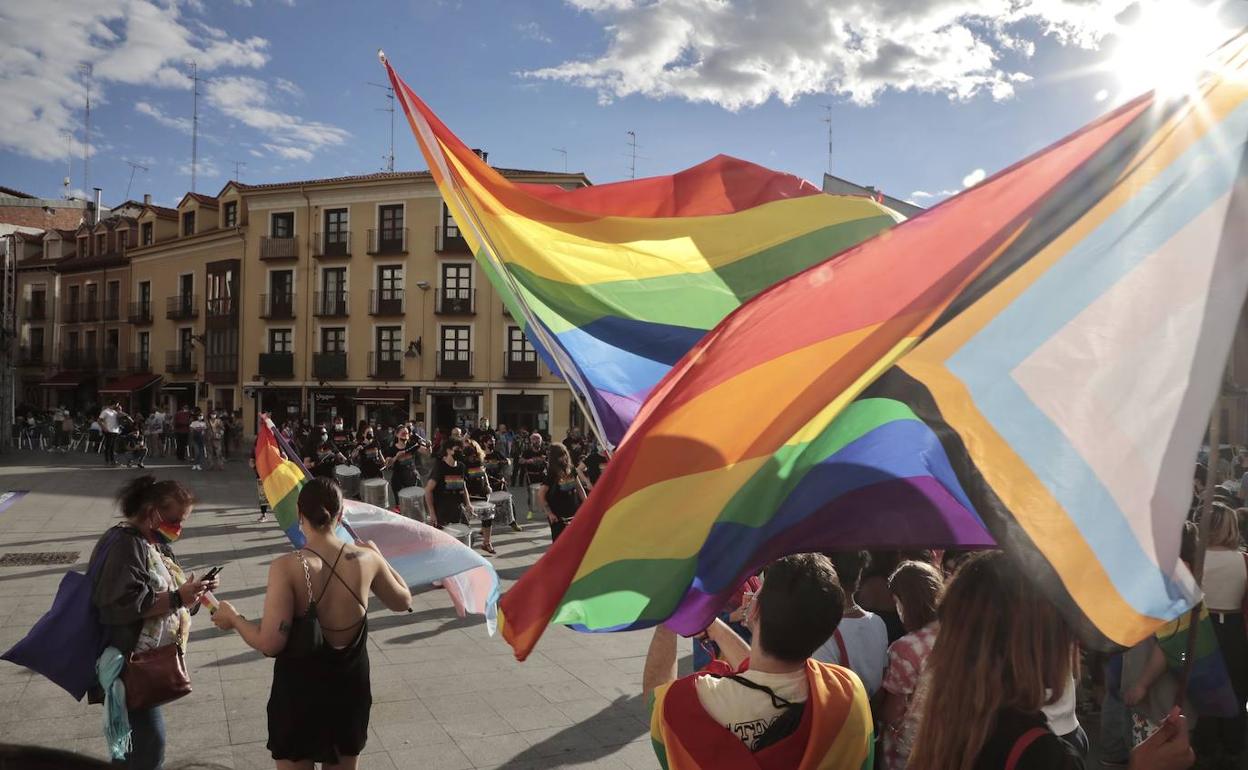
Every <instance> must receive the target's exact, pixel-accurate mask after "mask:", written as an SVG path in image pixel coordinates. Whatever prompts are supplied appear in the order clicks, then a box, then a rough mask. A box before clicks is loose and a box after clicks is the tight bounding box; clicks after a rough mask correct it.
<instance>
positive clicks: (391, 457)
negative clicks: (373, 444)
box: [385, 425, 433, 513]
mask: <svg viewBox="0 0 1248 770" xmlns="http://www.w3.org/2000/svg"><path fill="white" fill-rule="evenodd" d="M421 451H422V448H421V444H420V443H419V442H418V441H416V440H415V439H413V438H412V432H411V431H410V430H408V428H407V426H406V425H400V426H399V430H398V431H397V432H396V433H395V439H394V446H392V447H390V448H389V449H387V450H386V451H385V457H386V467H388V468H392V469H393V472H392V473H391V474H390V489H392V490H393V491H394V499H395V500H398V499H399V492H400V491H402V490H404V489H407V488H408V487H418V486H420V485H421V482H420V473H419V472H418V470H417V465H418V463H419V462H420V452H421ZM428 512H429V513H432V512H433V509H432V508H430V509H429V511H428Z"/></svg>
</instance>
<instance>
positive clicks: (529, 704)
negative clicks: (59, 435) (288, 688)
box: [0, 452, 690, 770]
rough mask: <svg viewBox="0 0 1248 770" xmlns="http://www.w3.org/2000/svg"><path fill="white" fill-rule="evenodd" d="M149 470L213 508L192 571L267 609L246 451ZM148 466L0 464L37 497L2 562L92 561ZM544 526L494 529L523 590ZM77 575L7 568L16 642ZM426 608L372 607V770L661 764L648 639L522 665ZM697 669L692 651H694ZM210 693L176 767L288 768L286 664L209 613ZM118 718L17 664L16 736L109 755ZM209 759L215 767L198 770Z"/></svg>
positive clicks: (204, 623)
mask: <svg viewBox="0 0 1248 770" xmlns="http://www.w3.org/2000/svg"><path fill="white" fill-rule="evenodd" d="M148 472H151V473H155V474H156V476H157V477H158V478H176V479H179V480H181V481H183V482H184V483H187V484H188V485H189V486H190V487H191V488H192V489H193V490H194V492H195V494H196V496H197V497H198V498H199V503H198V504H197V505H196V508H195V512H194V514H193V515H192V516H191V518H190V520H189V521H188V523H187V526H186V530H185V532H184V534H183V536H182V539H181V540H180V541H179V542H178V543H177V545H176V546H175V551H176V552H177V554H178V557H179V560H180V561H181V562H182V564H183V565H184V566H187V567H189V568H191V569H195V570H202V569H203V568H206V567H207V566H210V565H214V564H223V565H225V569H224V570H223V571H222V573H221V589H220V590H219V591H218V592H217V594H218V596H220V597H221V598H223V599H228V600H230V601H231V602H233V603H234V605H235V606H236V607H237V608H238V609H239V611H240V612H242V613H243V614H244V615H247V616H249V617H252V618H255V617H258V616H259V615H260V610H261V608H262V604H263V598H264V588H265V583H266V579H267V574H268V563H269V561H270V560H271V559H272V558H273V557H274V556H277V555H279V554H281V553H283V552H285V551H286V550H287V549H288V548H289V546H288V544H287V541H286V539H285V537H284V536H283V535H282V533H281V532H280V531H279V530H278V529H277V527H276V526H275V525H274V524H273V523H272V522H269V523H265V524H260V523H257V522H256V515H257V508H256V504H255V481H254V477H253V476H252V475H251V472H250V470H248V469H247V467H246V465H245V464H244V463H243V462H241V461H239V460H237V459H235V460H234V461H233V462H231V463H230V464H229V465H228V466H227V469H226V470H225V471H222V472H192V471H190V470H189V468H188V467H187V466H182V465H178V464H176V463H173V462H170V461H168V460H160V459H153V460H152V462H150V463H149V469H148ZM138 473H141V471H138V470H137V469H136V470H127V469H125V468H119V469H110V468H105V467H103V465H102V461H101V460H99V456H98V455H83V454H79V453H74V454H71V455H68V456H66V455H53V454H47V453H36V452H23V453H8V454H3V455H0V493H3V492H4V491H5V490H10V489H25V490H29V491H30V492H29V494H27V495H26V496H25V497H24V498H22V499H21V500H19V501H18V502H17V503H15V504H14V505H12V506H11V507H9V509H8V510H6V511H3V512H0V554H5V553H15V552H18V553H20V552H47V551H75V552H77V553H78V562H77V564H76V565H75V566H74V567H73V569H77V570H79V571H84V570H85V569H86V559H87V557H88V556H89V555H90V551H91V548H92V546H93V545H94V544H95V542H96V540H97V539H98V537H99V535H100V533H102V532H103V530H104V529H105V528H106V527H107V526H109V524H110V523H111V522H112V521H114V520H115V518H116V516H117V513H116V509H115V506H114V504H113V500H112V494H113V493H114V492H115V491H116V490H117V489H118V488H119V487H120V486H121V485H122V484H123V483H124V482H125V480H126V479H128V478H130V477H132V476H134V475H137V474H138ZM549 542H550V534H549V530H548V529H547V527H546V525H545V523H544V522H542V523H538V522H533V523H529V524H527V525H526V526H525V529H524V531H523V532H519V533H516V532H512V531H511V530H510V529H506V528H504V530H503V532H502V533H500V534H498V535H496V536H495V543H496V547H497V548H498V550H499V556H498V557H497V558H496V559H494V560H493V561H494V564H495V567H496V568H497V569H498V572H499V576H500V577H501V578H502V581H503V589H504V590H506V589H507V588H508V587H509V586H510V585H511V583H512V582H514V581H515V580H516V579H517V578H518V577H519V576H520V575H521V574H522V573H523V572H524V570H525V569H526V568H527V567H528V566H529V565H530V564H532V563H533V562H534V561H535V560H536V559H537V558H538V557H539V556H540V555H541V554H542V553H543V552H544V551H545V550H546V547H547V546H548V545H549ZM66 569H69V567H65V566H34V567H0V650H4V649H8V648H9V647H10V646H11V645H12V644H13V643H14V642H16V641H17V640H18V639H20V638H21V637H22V636H24V635H25V634H26V632H27V630H28V629H29V628H30V626H31V625H33V624H34V622H35V621H36V620H38V618H39V617H40V616H41V615H42V614H43V613H44V612H45V611H46V610H47V609H48V607H49V606H50V604H51V600H52V597H53V595H54V594H55V593H56V588H57V586H58V584H59V583H60V580H61V577H62V576H63V575H64V573H65V571H66ZM413 593H414V597H413V609H414V612H413V613H412V614H410V615H409V614H395V613H391V612H389V611H387V610H386V609H385V608H383V607H381V605H380V604H379V603H377V602H376V601H375V600H374V601H373V602H372V603H371V605H370V608H369V609H370V612H369V645H370V648H369V657H370V661H371V665H372V680H373V710H372V718H371V726H370V730H369V732H370V737H369V741H368V746H367V748H366V749H365V754H364V755H363V756H362V757H361V761H360V767H361V768H367V769H368V770H390V769H391V768H394V769H395V770H404V769H405V768H422V769H428V770H436V769H438V768H445V769H447V770H451V769H454V768H493V767H506V768H547V767H594V768H634V769H638V770H639V769H641V768H647V769H649V768H655V767H657V766H658V763H657V761H656V760H655V758H654V754H653V752H652V750H651V748H650V741H649V735H648V726H647V723H646V717H647V714H646V708H645V704H644V702H643V700H642V698H641V694H640V693H641V670H642V665H643V663H644V660H645V653H646V647H647V645H648V644H649V640H650V634H649V632H637V633H627V634H608V635H585V634H578V633H575V632H572V631H569V630H567V629H565V628H562V627H553V628H551V629H550V630H549V631H548V632H547V633H546V635H545V637H544V638H543V639H542V641H541V642H540V643H539V645H538V647H537V649H536V651H535V652H534V653H533V654H532V655H531V656H530V657H529V660H527V661H526V662H524V663H517V662H516V660H515V659H514V658H513V657H512V654H511V649H510V648H509V647H508V646H507V645H506V643H504V642H503V641H502V640H501V638H498V637H495V638H490V637H489V636H488V635H487V634H486V631H485V626H484V624H483V623H482V621H481V618H480V617H476V616H469V617H466V618H463V619H461V618H458V617H456V615H455V612H454V610H453V609H452V607H451V604H450V601H449V600H448V598H447V596H446V594H445V592H444V591H442V590H441V589H434V588H431V587H426V588H421V589H418V590H414V591H413ZM681 645H682V646H681V661H682V670H687V668H688V666H689V655H690V648H689V643H688V642H687V641H682V642H681ZM188 664H189V667H190V672H191V680H192V684H193V686H194V691H193V692H192V694H191V695H189V696H187V697H186V698H184V699H182V700H180V701H178V702H176V703H173V704H170V705H169V706H167V707H165V709H164V713H165V720H166V725H167V729H168V734H169V740H168V753H167V762H166V765H167V766H168V767H170V768H176V767H177V766H178V765H179V764H181V763H183V762H189V761H192V760H194V761H195V762H197V763H208V765H207V766H209V767H213V766H215V767H222V768H239V769H240V770H242V769H243V768H271V767H273V762H272V760H271V759H270V757H269V754H268V752H267V751H266V750H265V748H264V742H265V739H266V733H267V730H266V723H265V704H266V702H267V700H268V691H269V685H270V682H271V680H272V665H273V664H272V661H270V660H268V659H266V658H264V657H263V656H262V655H260V654H259V653H257V652H255V651H253V650H251V649H250V648H249V647H247V646H246V645H245V644H243V642H242V641H241V640H240V639H239V638H238V636H237V634H234V633H229V634H224V633H222V632H219V631H217V630H216V629H215V628H214V627H213V626H212V624H211V622H210V621H209V620H208V618H207V617H206V616H204V615H202V614H201V615H200V616H198V617H196V619H195V624H194V627H193V630H192V632H191V640H190V646H189V652H188ZM102 720H103V710H102V709H101V708H100V707H98V706H88V705H87V704H86V703H85V701H84V702H83V703H77V702H75V701H74V700H73V698H71V697H70V696H69V695H68V694H66V693H65V692H64V691H63V690H61V689H60V688H58V687H56V686H55V685H53V684H51V683H50V682H48V681H47V680H44V679H42V678H41V677H38V676H36V675H33V674H31V673H30V672H28V671H27V670H25V669H21V668H18V667H17V666H14V665H12V664H10V663H7V662H0V742H6V743H28V744H41V745H48V746H57V747H61V748H67V749H72V750H75V751H79V752H82V753H86V754H92V755H96V756H101V757H102V756H103V755H104V740H103V737H102V734H103V730H102ZM195 766H196V767H201V766H203V765H202V764H196V765H195Z"/></svg>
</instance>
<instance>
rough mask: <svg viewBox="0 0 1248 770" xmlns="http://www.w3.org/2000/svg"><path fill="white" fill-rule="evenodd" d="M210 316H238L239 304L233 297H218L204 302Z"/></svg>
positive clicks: (206, 311)
mask: <svg viewBox="0 0 1248 770" xmlns="http://www.w3.org/2000/svg"><path fill="white" fill-rule="evenodd" d="M204 310H205V314H206V315H207V317H208V318H210V319H212V318H237V317H238V305H237V303H235V302H234V298H233V297H216V298H214V299H210V300H208V301H207V302H205V303H204Z"/></svg>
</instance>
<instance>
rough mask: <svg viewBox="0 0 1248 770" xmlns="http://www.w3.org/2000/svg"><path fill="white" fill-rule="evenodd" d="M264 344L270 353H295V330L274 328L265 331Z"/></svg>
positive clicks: (287, 327)
mask: <svg viewBox="0 0 1248 770" xmlns="http://www.w3.org/2000/svg"><path fill="white" fill-rule="evenodd" d="M265 344H266V345H267V346H268V351H269V352H270V353H290V354H292V355H293V354H294V352H295V330H294V329H293V328H292V327H289V326H276V327H273V328H270V329H268V330H267V333H266V334H265Z"/></svg>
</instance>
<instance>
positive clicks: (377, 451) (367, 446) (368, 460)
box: [353, 427, 398, 498]
mask: <svg viewBox="0 0 1248 770" xmlns="http://www.w3.org/2000/svg"><path fill="white" fill-rule="evenodd" d="M356 442H357V444H356V448H355V452H354V453H353V455H354V459H355V464H356V466H357V467H358V468H359V469H360V478H361V479H380V478H382V477H383V474H382V471H383V470H384V469H385V467H386V462H387V461H386V457H385V456H384V455H383V454H382V453H381V447H380V446H378V444H377V439H376V437H375V435H374V434H373V429H372V428H369V427H365V428H362V429H361V430H360V432H359V434H358V435H357V437H356ZM395 497H396V498H397V497H398V492H397V491H396V492H395Z"/></svg>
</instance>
